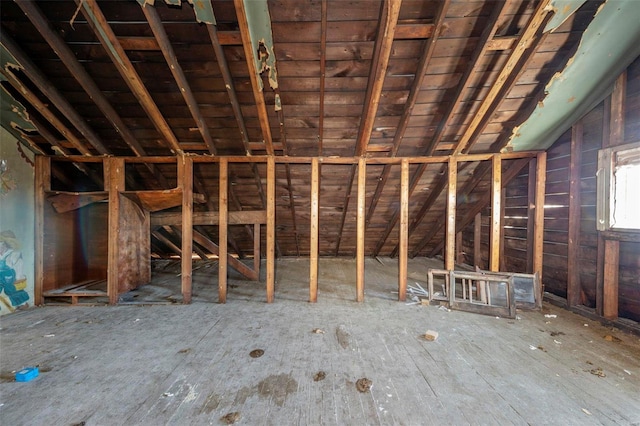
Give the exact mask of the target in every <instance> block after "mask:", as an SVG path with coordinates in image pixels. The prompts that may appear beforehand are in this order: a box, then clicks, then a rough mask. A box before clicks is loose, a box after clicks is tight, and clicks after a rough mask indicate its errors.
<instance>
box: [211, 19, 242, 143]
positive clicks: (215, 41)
mask: <svg viewBox="0 0 640 426" xmlns="http://www.w3.org/2000/svg"><path fill="white" fill-rule="evenodd" d="M206 26H207V31H208V32H209V39H210V40H211V45H212V46H213V50H214V52H215V54H216V60H217V62H218V67H219V68H220V72H221V73H222V79H223V80H224V85H225V88H226V89H227V94H228V95H229V99H230V100H231V108H232V109H233V115H234V116H235V119H236V122H237V123H238V128H239V129H240V137H241V139H242V144H243V145H244V150H245V153H246V154H247V155H250V154H251V148H249V136H248V132H247V126H246V124H245V121H244V117H243V116H242V111H241V109H240V102H239V101H238V95H237V93H236V89H235V86H234V83H233V77H232V76H231V71H230V70H229V64H228V63H227V58H226V57H225V56H224V50H223V49H222V45H221V43H220V39H219V35H220V31H218V30H217V28H216V26H215V25H212V24H206ZM238 35H239V33H238ZM239 44H242V42H240V43H239Z"/></svg>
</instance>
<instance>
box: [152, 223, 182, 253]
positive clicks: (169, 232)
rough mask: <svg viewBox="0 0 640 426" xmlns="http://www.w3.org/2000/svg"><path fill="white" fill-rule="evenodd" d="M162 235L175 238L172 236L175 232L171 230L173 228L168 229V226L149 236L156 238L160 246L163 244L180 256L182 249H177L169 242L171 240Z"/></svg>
mask: <svg viewBox="0 0 640 426" xmlns="http://www.w3.org/2000/svg"><path fill="white" fill-rule="evenodd" d="M160 231H162V232H160ZM164 234H167V235H168V236H172V237H174V238H175V235H174V234H175V230H174V229H173V227H169V226H165V227H163V228H161V229H158V230H157V231H156V232H152V233H151V235H153V236H154V237H156V238H157V239H158V241H160V242H161V243H162V244H164V245H165V246H167V247H169V248H170V249H171V250H173V252H174V253H177V254H182V249H181V248H180V247H178V246H177V245H176V244H175V243H174V242H173V241H171V239H169V237H168V236H167V235H164ZM181 245H182V244H181Z"/></svg>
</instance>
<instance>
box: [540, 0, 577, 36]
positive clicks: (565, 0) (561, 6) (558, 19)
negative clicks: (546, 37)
mask: <svg viewBox="0 0 640 426" xmlns="http://www.w3.org/2000/svg"><path fill="white" fill-rule="evenodd" d="M586 1H587V0H553V1H552V2H551V5H550V7H551V9H553V12H554V14H553V16H552V17H551V19H550V20H549V22H548V23H547V26H546V27H544V32H545V33H546V32H553V31H554V30H555V29H556V28H558V27H559V26H560V25H562V24H563V23H564V21H566V20H567V19H568V18H569V17H570V16H571V15H573V14H574V13H575V12H576V10H578V9H579V8H580V6H582V5H583V4H584V3H585V2H586Z"/></svg>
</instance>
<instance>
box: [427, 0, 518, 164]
mask: <svg viewBox="0 0 640 426" xmlns="http://www.w3.org/2000/svg"><path fill="white" fill-rule="evenodd" d="M506 3H507V2H506V1H501V2H499V3H498V4H497V5H496V6H494V9H493V11H492V12H491V16H490V17H489V22H488V25H487V26H486V27H485V29H484V31H483V32H482V35H481V36H480V39H479V40H478V45H477V46H476V48H475V49H474V51H473V54H472V56H471V59H470V60H469V66H468V67H467V69H466V70H465V72H464V74H463V75H462V77H461V78H460V82H459V83H458V84H457V86H456V91H455V95H454V96H453V100H452V101H451V102H449V105H448V106H447V109H446V111H445V112H444V119H443V120H440V121H439V122H438V124H437V125H436V131H435V133H434V135H433V138H432V139H431V142H430V143H429V146H428V147H427V149H426V150H425V153H426V155H432V154H433V153H434V151H436V148H437V146H438V144H439V143H440V141H441V139H442V135H443V134H444V131H445V129H446V128H447V127H448V126H449V125H450V124H451V121H452V120H453V117H454V111H455V109H456V107H457V106H458V104H459V103H460V101H461V100H462V99H463V98H464V96H465V94H466V92H467V91H468V90H469V88H468V86H469V80H470V79H471V78H472V77H473V75H474V74H475V73H476V72H477V70H478V68H479V67H480V59H481V58H482V57H484V55H485V53H486V52H487V51H489V50H490V44H489V42H490V41H491V40H493V39H494V36H495V34H496V31H497V30H498V28H499V25H500V20H501V18H502V16H503V15H504V13H505V10H506Z"/></svg>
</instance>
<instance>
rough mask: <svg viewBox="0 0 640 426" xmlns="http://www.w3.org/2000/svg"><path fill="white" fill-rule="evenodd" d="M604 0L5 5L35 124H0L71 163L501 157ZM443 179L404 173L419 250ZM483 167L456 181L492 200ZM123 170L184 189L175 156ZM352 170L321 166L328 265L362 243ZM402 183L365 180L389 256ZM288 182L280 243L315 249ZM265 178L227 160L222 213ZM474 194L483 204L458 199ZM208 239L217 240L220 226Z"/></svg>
mask: <svg viewBox="0 0 640 426" xmlns="http://www.w3.org/2000/svg"><path fill="white" fill-rule="evenodd" d="M583 3H584V4H583ZM615 3H622V2H615ZM602 4H603V1H586V2H583V1H581V0H580V1H573V0H571V1H549V0H541V1H528V0H512V1H493V0H478V1H468V0H437V1H422V0H420V1H418V0H404V1H400V0H386V1H382V0H381V1H373V0H363V1H341V0H268V1H264V0H245V1H242V0H235V1H232V0H213V1H211V2H209V1H207V0H193V1H190V2H189V3H187V2H180V1H179V0H167V1H166V2H164V1H160V0H158V1H155V3H154V2H153V1H146V2H144V1H136V0H128V1H96V0H82V1H81V0H77V1H35V0H21V1H17V2H10V1H3V2H2V10H1V19H2V20H1V26H2V34H1V39H2V42H1V43H2V52H3V56H2V61H3V64H2V76H3V81H2V83H1V84H2V88H3V89H4V90H3V91H2V95H3V97H4V98H3V99H8V100H9V101H8V102H9V103H10V104H11V103H15V104H16V105H18V104H21V105H23V106H24V107H25V108H26V111H27V113H28V117H29V119H30V121H31V124H32V126H31V127H33V128H36V129H37V131H29V132H20V131H19V129H17V128H16V126H13V127H12V126H11V119H10V118H9V117H8V116H6V115H4V114H3V117H2V122H3V126H5V127H10V128H13V130H14V132H16V134H17V135H18V136H19V137H20V138H21V140H22V142H23V143H24V144H25V145H26V146H27V147H29V148H30V149H32V150H33V151H34V152H37V153H43V154H50V155H61V156H65V155H77V154H83V155H91V156H97V155H120V156H173V155H177V154H180V153H181V152H184V153H187V154H200V155H240V156H245V155H253V156H255V155H265V154H266V155H275V156H295V157H298V156H304V157H314V156H324V157H329V156H338V157H354V156H356V157H359V156H365V157H368V158H374V157H415V156H432V155H451V154H465V153H487V152H499V151H500V150H501V149H502V148H504V147H505V146H506V144H507V143H508V141H509V138H510V137H511V135H512V132H513V129H514V128H516V126H518V125H520V124H521V123H522V122H524V121H525V120H526V119H527V118H528V117H529V115H530V114H531V112H532V111H533V109H534V108H535V107H536V105H537V104H538V102H539V101H540V100H541V99H543V97H544V96H545V90H547V84H548V82H549V81H550V79H551V77H552V76H553V75H554V74H555V73H557V72H561V71H562V70H563V69H564V67H565V66H566V64H567V62H568V61H569V59H570V58H571V57H572V55H573V54H574V52H575V51H576V49H577V48H578V46H579V44H580V42H581V38H582V36H583V34H584V32H585V30H586V29H587V28H588V26H589V24H590V23H591V22H592V20H593V19H594V16H595V15H596V12H597V11H598V8H599V7H600V6H601V5H602ZM554 10H555V11H557V14H556V15H555V17H554V12H553V11H554ZM547 26H550V27H552V28H553V31H550V29H551V28H547V29H546V30H545V27H547ZM632 59H633V58H632ZM23 127H26V126H23ZM505 163H506V164H505V169H508V168H510V167H522V164H516V161H515V160H514V161H513V162H512V163H513V164H511V163H510V162H508V161H507V162H505ZM92 167H93V166H92V165H86V166H84V167H81V168H76V167H72V166H70V165H69V164H66V163H65V164H58V165H56V168H55V169H54V187H55V188H60V189H66V190H90V189H96V188H98V189H100V186H101V182H100V178H99V176H100V174H101V170H99V169H95V170H91V168H92ZM216 167H217V166H205V165H202V164H200V165H198V164H196V170H195V176H196V182H195V185H196V188H195V189H196V191H197V192H198V193H200V194H202V195H203V196H204V201H205V203H204V204H203V205H198V206H197V207H196V208H208V209H210V210H215V209H216V208H217V190H218V189H217V180H218V179H217V173H218V172H217V168H216ZM445 170H446V169H445V168H444V167H443V166H442V165H439V164H431V165H423V166H418V165H415V166H412V167H411V182H412V187H411V198H410V204H411V207H410V215H411V218H410V221H411V224H412V225H411V227H410V231H411V233H412V235H413V237H411V239H410V253H411V254H412V255H421V254H432V253H434V252H437V250H438V247H440V246H441V241H442V238H441V235H440V233H439V232H434V231H432V230H433V229H434V227H435V226H436V225H437V224H438V223H439V222H438V221H439V220H440V218H441V217H442V216H443V215H444V199H445V192H446V191H442V189H443V188H444V187H445V186H446V176H447V174H446V173H445ZM480 172H482V173H480ZM484 172H486V169H483V168H482V167H481V165H480V164H479V163H477V162H476V163H470V164H468V165H466V166H464V167H461V170H459V179H460V182H459V184H461V185H464V183H465V182H466V181H469V182H471V183H470V185H472V186H473V188H476V187H477V188H480V189H484V190H486V189H487V188H488V183H487V182H488V176H485V174H484ZM127 175H128V179H127V185H128V186H129V187H130V188H132V189H144V188H159V187H162V188H169V187H171V186H172V185H175V182H176V170H175V167H171V166H169V165H165V164H159V165H157V166H155V167H144V166H142V165H139V166H137V165H132V166H131V167H128V168H127ZM474 175H475V177H474ZM91 176H93V179H92V178H91ZM96 176H98V178H95V177H96ZM354 176H355V168H354V167H353V166H351V165H323V167H322V173H321V182H322V184H321V193H320V200H321V202H320V204H321V213H320V224H321V242H320V253H321V254H323V255H351V254H353V252H354V250H355V224H354V220H353V217H354V214H355V211H354V209H355V206H354V204H355V203H353V202H350V199H351V195H352V193H353V191H352V190H351V189H352V186H353V185H354ZM399 176H400V170H399V167H391V166H383V165H379V166H370V167H368V168H367V229H368V231H367V242H366V252H367V253H368V254H372V255H378V254H382V255H388V254H395V251H396V250H397V238H396V237H394V234H395V233H392V232H391V231H392V230H393V229H395V228H394V227H395V226H396V225H397V218H398V214H397V212H398V187H399ZM482 176H485V177H484V178H483V179H484V180H483V179H481V177H482ZM276 178H277V212H276V213H277V226H278V228H277V248H278V251H279V253H280V254H284V255H305V254H308V247H309V245H308V233H309V204H310V196H309V188H310V184H311V182H310V166H309V165H308V164H291V165H289V164H286V165H285V164H279V165H278V167H277V175H276ZM265 179H266V170H265V168H264V166H263V165H261V164H258V165H255V164H254V165H250V164H241V163H234V164H232V165H230V182H231V192H230V208H231V209H232V210H256V209H261V208H263V206H264V204H263V203H264V200H263V193H262V192H261V187H262V185H263V184H264V181H265ZM469 194H471V190H470V189H469ZM482 199H483V197H482V196H480V195H479V194H476V193H474V194H471V195H469V196H465V197H460V201H459V203H461V204H465V203H466V204H468V207H469V208H470V206H471V205H472V204H473V203H474V202H476V201H478V200H482ZM461 207H462V208H461V211H464V205H463V206H461ZM236 228H237V229H236ZM200 231H202V232H203V233H204V234H205V235H206V236H208V237H210V238H212V239H214V238H215V235H216V232H217V230H216V229H201V230H200ZM154 235H155V237H154V240H153V243H154V249H155V251H156V253H158V254H161V255H164V254H170V253H171V247H170V244H167V241H168V242H169V243H170V242H171V240H172V239H173V240H174V241H175V240H176V238H177V239H178V241H179V236H178V235H177V234H176V232H175V230H171V229H160V230H157V232H156V233H155V234H154ZM425 235H430V236H431V237H430V239H428V241H425V237H424V236H425ZM230 236H231V238H230V241H231V245H232V246H233V248H232V250H233V251H235V252H236V253H237V254H238V255H240V256H242V255H243V252H244V251H250V250H251V247H252V244H253V240H252V238H251V232H250V230H248V229H245V228H244V227H241V226H240V227H232V229H231V234H230Z"/></svg>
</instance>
